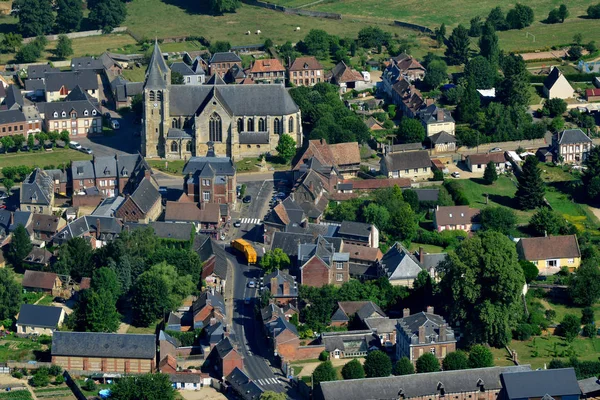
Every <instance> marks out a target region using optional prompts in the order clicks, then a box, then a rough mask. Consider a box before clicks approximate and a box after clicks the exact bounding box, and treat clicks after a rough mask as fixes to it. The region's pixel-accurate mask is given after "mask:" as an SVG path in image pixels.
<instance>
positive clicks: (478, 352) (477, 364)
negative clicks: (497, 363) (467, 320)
mask: <svg viewBox="0 0 600 400" xmlns="http://www.w3.org/2000/svg"><path fill="white" fill-rule="evenodd" d="M469 366H470V367H471V368H487V367H493V366H494V355H493V354H492V352H491V351H490V349H488V348H487V347H486V346H483V345H480V344H478V345H475V346H473V347H471V351H470V352H469Z"/></svg>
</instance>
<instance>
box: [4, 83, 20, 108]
mask: <svg viewBox="0 0 600 400" xmlns="http://www.w3.org/2000/svg"><path fill="white" fill-rule="evenodd" d="M4 104H5V105H6V107H7V108H8V109H9V110H10V109H16V108H21V107H23V104H25V103H24V100H23V95H22V94H21V90H19V88H18V87H17V85H9V86H8V88H7V89H6V98H5V99H4Z"/></svg>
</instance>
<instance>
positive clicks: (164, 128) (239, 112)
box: [141, 43, 302, 160]
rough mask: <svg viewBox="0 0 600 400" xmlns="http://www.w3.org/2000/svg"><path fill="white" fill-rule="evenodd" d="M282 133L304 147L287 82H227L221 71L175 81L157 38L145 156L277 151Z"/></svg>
mask: <svg viewBox="0 0 600 400" xmlns="http://www.w3.org/2000/svg"><path fill="white" fill-rule="evenodd" d="M283 133H287V134H289V135H290V136H291V137H292V138H293V139H294V140H295V141H296V143H297V146H298V147H300V146H302V120H301V115H300V109H299V107H298V105H297V104H296V103H295V102H294V100H293V99H292V97H291V96H290V95H289V93H288V92H287V90H286V89H285V87H284V86H283V85H281V84H255V85H235V84H233V85H226V84H224V81H223V80H222V79H221V77H220V76H219V75H214V76H212V77H211V78H210V79H209V80H208V81H207V83H206V84H204V85H172V84H171V70H170V69H169V67H168V66H167V63H166V62H165V60H164V58H163V56H162V53H161V51H160V48H159V46H158V43H155V45H154V51H153V53H152V57H151V60H150V64H149V66H148V70H147V72H146V82H145V83H144V134H143V135H142V149H141V150H142V153H143V154H144V156H146V157H164V158H167V159H189V158H190V157H192V156H203V155H206V154H207V152H208V151H209V150H213V151H214V154H215V155H216V156H227V157H231V158H232V159H233V160H238V159H241V158H244V157H256V156H259V155H261V154H264V153H268V152H270V153H275V148H276V147H277V144H278V143H279V135H281V134H283Z"/></svg>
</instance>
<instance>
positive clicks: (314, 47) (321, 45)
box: [302, 29, 331, 58]
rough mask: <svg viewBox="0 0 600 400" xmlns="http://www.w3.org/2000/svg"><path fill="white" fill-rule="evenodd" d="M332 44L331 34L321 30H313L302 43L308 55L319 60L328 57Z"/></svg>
mask: <svg viewBox="0 0 600 400" xmlns="http://www.w3.org/2000/svg"><path fill="white" fill-rule="evenodd" d="M330 44H331V38H330V36H329V34H328V33H327V32H325V31H324V30H321V29H311V30H310V31H309V32H308V34H307V35H306V36H305V37H304V40H303V41H302V45H303V46H304V47H305V50H306V53H307V54H310V55H312V56H316V57H317V58H325V57H327V55H328V53H329V46H330Z"/></svg>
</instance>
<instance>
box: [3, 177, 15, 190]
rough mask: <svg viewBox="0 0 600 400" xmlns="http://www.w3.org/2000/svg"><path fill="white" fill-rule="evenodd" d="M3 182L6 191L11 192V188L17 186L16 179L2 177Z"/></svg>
mask: <svg viewBox="0 0 600 400" xmlns="http://www.w3.org/2000/svg"><path fill="white" fill-rule="evenodd" d="M2 184H3V185H4V188H5V189H6V191H7V192H10V189H12V188H13V187H14V186H15V181H13V180H12V179H9V178H4V179H2Z"/></svg>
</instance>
